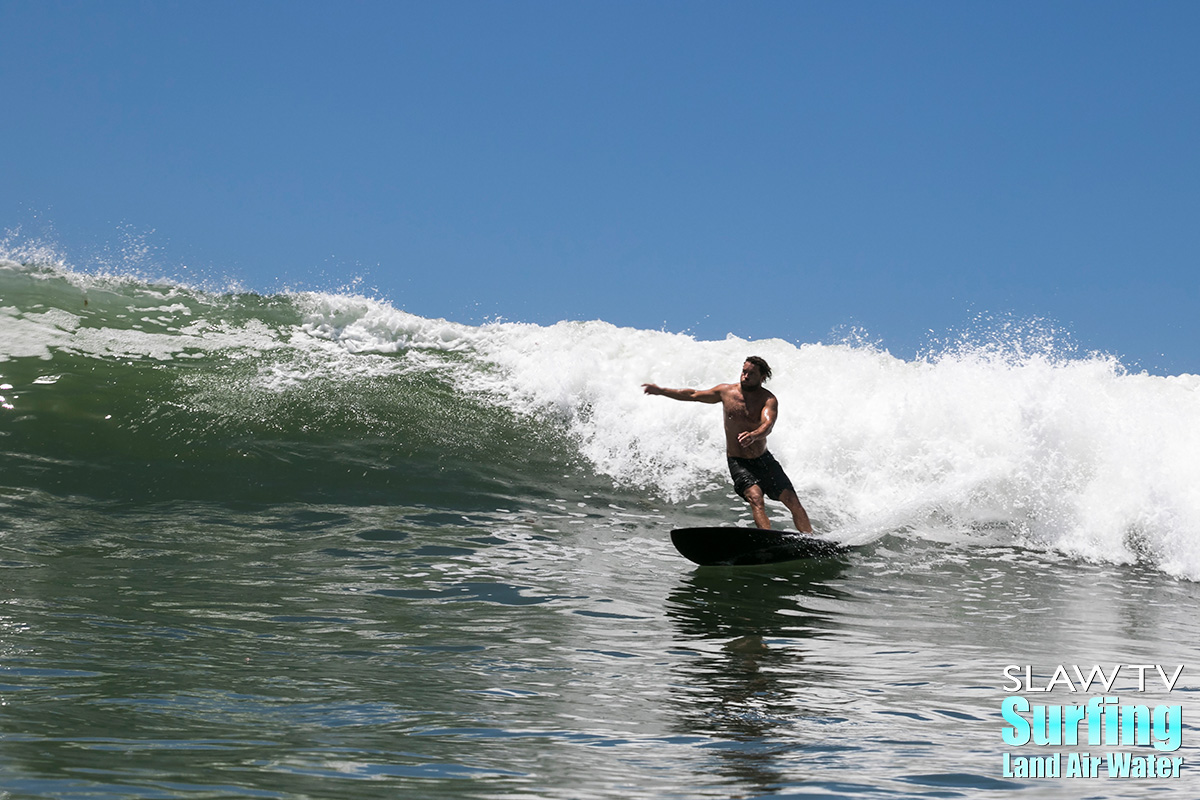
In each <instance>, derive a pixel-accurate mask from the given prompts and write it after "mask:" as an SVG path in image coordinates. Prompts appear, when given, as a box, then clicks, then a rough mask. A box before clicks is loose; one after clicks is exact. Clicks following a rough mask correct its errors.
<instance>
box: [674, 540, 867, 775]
mask: <svg viewBox="0 0 1200 800" xmlns="http://www.w3.org/2000/svg"><path fill="white" fill-rule="evenodd" d="M846 569H847V565H846V564H845V563H843V562H839V561H814V562H808V563H803V564H797V563H793V564H787V565H777V566H774V567H764V568H715V569H698V570H696V571H695V572H693V573H691V574H690V575H688V576H687V577H686V578H684V579H683V581H682V582H681V583H680V585H679V586H678V587H677V588H676V589H675V590H674V591H673V592H671V594H670V595H669V596H668V598H667V602H666V612H667V615H668V617H669V619H670V620H671V622H672V624H673V625H674V626H675V628H676V630H677V631H678V636H677V642H678V646H679V648H680V649H683V650H687V651H689V652H690V653H691V654H692V655H693V656H694V657H693V658H691V659H686V660H681V661H679V662H677V666H676V668H675V672H676V674H675V675H674V676H673V680H672V686H673V687H674V696H673V697H672V702H671V704H670V705H671V708H672V709H674V711H675V713H676V714H677V715H678V722H677V729H678V730H679V731H680V732H681V733H685V734H688V735H705V736H710V737H712V738H713V740H714V744H713V745H711V746H710V747H711V750H712V752H713V753H714V754H715V757H716V759H715V760H716V771H717V773H718V776H716V777H719V778H720V779H723V780H726V781H731V782H735V783H737V784H738V785H739V786H742V787H745V788H747V789H749V790H752V791H755V792H767V791H771V790H772V789H775V788H778V787H780V786H783V785H788V784H792V785H794V783H795V782H796V780H797V777H798V776H797V775H796V774H795V773H796V770H797V768H798V764H795V763H789V762H792V760H793V759H795V758H796V757H797V756H799V755H803V754H804V753H806V752H810V753H811V752H812V751H814V750H816V749H818V748H823V747H824V744H823V741H822V737H821V736H820V732H819V728H820V726H821V724H822V723H825V722H837V721H841V720H839V718H838V717H839V715H838V714H836V713H833V714H831V712H830V709H829V707H828V703H827V702H825V701H824V700H823V699H822V696H821V695H822V691H821V690H822V687H823V686H825V685H826V684H827V682H828V676H829V673H830V671H831V670H836V669H837V668H838V666H839V665H836V664H833V663H830V661H829V660H828V658H827V657H826V656H825V655H824V654H815V653H813V652H812V648H811V643H812V641H813V640H814V639H819V638H822V637H827V636H828V635H830V633H832V632H833V631H835V630H836V629H837V627H838V626H839V624H840V623H839V620H838V618H837V612H836V610H831V609H836V606H837V605H838V604H840V603H844V602H845V601H846V600H847V597H846V595H845V594H844V593H843V592H842V591H841V590H839V589H838V588H837V586H836V579H837V578H838V577H839V576H840V575H841V574H842V573H843V572H844V571H845V570H846Z"/></svg>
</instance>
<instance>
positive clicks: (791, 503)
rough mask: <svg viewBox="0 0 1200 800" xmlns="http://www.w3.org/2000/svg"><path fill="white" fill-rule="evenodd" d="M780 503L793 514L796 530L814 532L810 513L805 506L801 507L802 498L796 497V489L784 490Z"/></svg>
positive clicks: (780, 496)
mask: <svg viewBox="0 0 1200 800" xmlns="http://www.w3.org/2000/svg"><path fill="white" fill-rule="evenodd" d="M754 488H755V489H757V488H758V487H757V486H755V487H754ZM779 501H780V502H781V503H783V504H784V505H785V506H787V507H788V511H791V512H792V522H794V523H796V530H798V531H800V532H801V533H812V532H813V529H812V523H811V522H809V521H808V512H807V511H805V510H804V506H802V505H800V498H799V497H797V496H796V491H795V489H784V490H783V493H782V494H780V495H779Z"/></svg>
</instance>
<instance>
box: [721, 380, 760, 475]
mask: <svg viewBox="0 0 1200 800" xmlns="http://www.w3.org/2000/svg"><path fill="white" fill-rule="evenodd" d="M772 396H773V395H772V394H771V393H770V392H769V391H767V390H766V389H761V388H760V389H758V390H757V391H755V392H752V393H750V396H749V397H747V396H746V395H745V393H743V392H742V388H741V386H739V385H738V384H736V383H727V384H725V385H724V386H722V387H721V406H722V408H723V411H724V414H725V450H726V452H727V453H728V454H729V455H731V456H734V457H736V458H758V457H759V456H761V455H762V454H763V453H765V452H766V451H767V440H766V437H763V438H761V439H759V440H758V441H755V442H753V443H751V444H750V445H748V446H743V445H742V443H741V442H739V441H738V434H739V433H744V432H745V431H752V430H754V429H755V428H757V427H758V426H759V425H761V424H762V414H763V409H764V408H765V407H766V405H767V400H769V399H770V398H771V397H772Z"/></svg>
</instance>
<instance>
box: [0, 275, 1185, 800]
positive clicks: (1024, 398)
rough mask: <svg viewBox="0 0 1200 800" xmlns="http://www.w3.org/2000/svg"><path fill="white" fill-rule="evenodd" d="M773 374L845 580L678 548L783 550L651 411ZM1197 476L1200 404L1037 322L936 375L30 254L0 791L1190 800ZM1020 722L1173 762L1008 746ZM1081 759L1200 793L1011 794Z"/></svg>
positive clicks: (7, 520) (3, 465) (6, 309)
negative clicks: (708, 528)
mask: <svg viewBox="0 0 1200 800" xmlns="http://www.w3.org/2000/svg"><path fill="white" fill-rule="evenodd" d="M751 354H758V355H762V356H764V357H765V358H767V359H768V360H769V361H770V362H771V364H772V366H773V367H774V371H775V373H776V377H775V378H774V380H773V381H772V382H771V384H770V386H771V388H772V389H773V391H774V392H775V393H776V394H777V395H778V396H779V398H780V403H781V413H780V420H779V424H778V426H777V428H776V431H775V433H773V435H772V442H771V446H772V450H773V452H774V453H775V454H776V455H777V456H778V457H779V459H780V461H781V462H782V463H783V464H784V466H785V467H786V468H787V470H788V472H789V474H790V475H791V477H792V479H793V481H794V482H795V483H796V488H797V490H798V492H799V494H800V496H801V498H802V500H803V501H804V503H805V505H806V507H807V508H808V511H809V513H810V515H811V516H812V518H813V521H814V524H815V526H816V528H817V530H818V531H819V532H821V533H822V534H823V535H826V536H829V537H832V538H835V539H837V540H839V541H843V542H846V543H848V544H852V545H855V549H854V550H853V551H852V552H851V553H850V555H848V556H847V557H846V558H844V559H837V560H825V561H812V562H796V563H791V564H783V565H773V566H770V567H757V568H755V567H742V568H697V567H695V566H694V565H692V564H690V563H689V562H687V561H685V560H684V559H682V558H681V557H679V556H678V555H677V554H676V553H675V551H674V550H673V548H672V546H671V544H670V540H669V536H668V532H669V530H670V528H672V527H678V526H687V525H707V524H732V523H740V524H748V522H749V515H748V514H747V513H746V510H745V508H744V506H743V504H742V503H741V501H740V500H738V498H736V497H735V496H734V495H733V494H732V491H731V489H730V487H729V482H728V477H727V475H726V474H725V472H724V469H725V466H724V456H723V437H722V433H721V429H720V424H721V419H720V411H719V409H718V408H716V407H713V406H703V405H698V404H689V403H675V402H671V401H669V400H666V399H664V398H652V397H646V396H644V395H643V394H642V393H641V390H640V384H642V383H643V382H647V381H653V382H656V383H660V384H663V385H668V386H711V385H714V384H716V383H720V382H725V381H729V380H733V379H735V378H736V375H737V370H738V368H739V367H740V364H741V362H742V360H743V359H744V358H745V357H746V356H747V355H751ZM1197 453H1200V378H1198V377H1197V376H1192V375H1183V376H1175V377H1155V376H1150V375H1146V374H1134V373H1130V372H1128V371H1126V370H1125V369H1124V368H1123V367H1122V366H1121V364H1120V363H1118V362H1117V361H1116V360H1114V359H1111V358H1106V357H1102V356H1097V355H1088V354H1082V355H1081V354H1078V353H1073V352H1064V351H1063V348H1061V347H1059V346H1058V345H1057V344H1056V343H1055V342H1054V341H1053V340H1052V338H1048V337H1046V336H1045V335H1043V334H1041V333H1039V332H1038V331H1037V330H1030V329H1005V328H1003V327H1002V326H1001V327H999V328H995V329H992V330H990V331H988V332H986V333H980V334H976V335H970V336H964V337H962V338H961V339H959V340H956V341H954V342H949V343H946V344H945V345H944V346H942V347H940V348H939V349H938V350H937V352H931V353H929V354H926V355H924V356H922V357H921V358H918V359H915V360H903V359H899V358H896V357H893V356H892V355H890V354H889V353H888V352H886V351H885V350H882V349H880V348H879V347H877V346H873V345H871V344H869V343H862V342H860V343H854V342H849V343H840V344H825V345H822V344H796V343H791V342H785V341H779V340H769V341H744V340H740V339H736V338H728V339H726V340H723V341H697V340H695V339H694V338H692V337H690V336H686V335H679V334H671V333H666V332H661V331H647V330H633V329H626V328H618V327H615V326H613V325H610V324H608V323H605V322H602V321H592V322H563V323H559V324H557V325H553V326H536V325H525V324H517V323H493V324H486V325H481V326H467V325H459V324H454V323H450V322H446V321H443V320H437V319H428V318H424V317H421V316H418V315H415V314H412V313H407V312H405V311H401V310H398V309H397V308H395V307H394V306H392V305H390V304H389V303H387V302H384V301H380V300H375V299H370V298H366V297H361V296H357V295H354V294H353V293H349V292H345V293H337V292H325V293H321V292H294V293H286V294H278V295H272V296H263V295H258V294H253V293H241V292H234V291H206V290H201V289H197V288H193V287H189V286H185V285H181V284H178V283H171V282H164V281H149V280H146V279H144V278H139V277H136V276H133V275H128V274H119V273H118V274H108V275H97V274H94V273H85V272H83V271H79V270H76V269H73V268H72V267H71V266H70V265H69V264H66V263H64V262H63V261H62V260H61V259H58V258H56V257H51V256H47V255H44V254H42V255H38V254H32V255H31V254H30V253H28V252H23V253H16V252H7V253H4V254H3V258H0V475H2V478H0V797H3V798H24V797H62V798H76V797H78V798H85V797H86V798H129V797H143V798H201V797H205V798H207V797H214V798H215V797H221V798H226V797H256V798H258V797H268V798H272V797H279V798H284V797H286V798H302V797H314V798H323V797H356V798H360V797H368V798H369V797H380V798H384V797H387V798H394V797H422V798H439V797H447V798H451V797H454V798H457V797H461V798H564V799H568V798H569V799H572V800H575V799H584V798H631V799H633V800H636V799H637V798H753V797H803V798H810V797H839V798H841V797H847V798H900V797H930V798H953V797H1008V796H1014V797H1027V798H1031V800H1032V799H1033V798H1044V797H1063V798H1077V797H1089V798H1127V797H1128V798H1137V797H1168V798H1174V797H1179V798H1185V797H1186V798H1194V797H1195V796H1196V795H1197V792H1198V791H1200V780H1197V776H1198V775H1200V772H1197V770H1200V753H1198V748H1200V733H1198V732H1197V729H1196V719H1197V717H1196V713H1197V709H1198V707H1200V704H1198V702H1197V695H1196V691H1197V687H1200V658H1198V657H1197V655H1198V653H1197V642H1198V641H1200V622H1198V621H1197V619H1198V615H1197V613H1196V612H1197V607H1198V601H1200V583H1198V580H1200V457H1198V456H1197ZM772 513H773V514H774V516H775V518H776V519H777V520H778V522H777V525H778V526H780V527H786V524H787V520H788V515H787V513H786V511H785V510H784V509H783V508H782V506H779V505H775V506H774V507H773V508H772ZM1059 665H1063V667H1064V669H1063V670H1062V671H1061V672H1060V671H1059V670H1058V669H1057V668H1058V667H1059ZM1116 665H1126V666H1124V667H1122V669H1121V671H1120V672H1119V674H1118V677H1117V680H1116V681H1115V682H1114V683H1113V684H1112V685H1111V686H1110V687H1109V689H1107V690H1104V691H1100V689H1099V688H1098V687H1097V686H1095V685H1093V686H1089V687H1087V688H1083V689H1080V688H1078V687H1077V686H1075V685H1073V683H1072V682H1071V681H1070V678H1072V677H1073V676H1074V675H1075V673H1074V672H1073V671H1072V670H1073V667H1076V666H1078V667H1079V668H1080V670H1081V671H1082V672H1083V674H1086V673H1087V672H1088V671H1089V670H1090V669H1092V668H1093V667H1094V666H1099V667H1101V668H1102V669H1103V670H1104V671H1105V673H1106V674H1109V673H1111V672H1112V671H1113V670H1114V668H1115V667H1116ZM1149 665H1160V666H1162V667H1163V670H1164V671H1165V672H1166V673H1167V674H1168V675H1172V674H1174V672H1175V670H1176V669H1177V668H1178V667H1180V666H1182V667H1183V670H1182V672H1181V673H1180V674H1179V677H1178V680H1177V682H1176V683H1174V685H1173V686H1172V687H1171V688H1170V689H1168V687H1167V686H1166V685H1165V684H1164V683H1163V682H1162V681H1161V680H1160V674H1159V673H1158V672H1157V671H1156V670H1155V669H1153V668H1149V669H1134V667H1141V666H1149ZM1010 666H1013V667H1017V668H1019V669H1018V670H1017V671H1016V672H1015V673H1012V672H1010V673H1009V674H1019V675H1021V676H1022V679H1024V678H1023V676H1024V669H1025V668H1026V666H1028V667H1029V674H1030V676H1031V678H1030V681H1029V682H1028V683H1027V684H1025V685H1023V686H1021V687H1020V688H1019V689H1016V688H1014V687H1013V686H1012V685H1011V684H1012V681H1011V680H1010V679H1009V677H1007V676H1006V673H1005V671H1006V668H1009V667H1010ZM1139 675H1143V676H1144V677H1145V684H1144V686H1143V685H1141V684H1140V682H1139ZM1063 676H1065V677H1063ZM1047 684H1051V685H1050V686H1049V687H1047ZM1038 688H1051V689H1053V691H1049V692H1038V691H1036V689H1038ZM1013 695H1021V696H1024V697H1026V698H1027V699H1029V701H1030V703H1032V704H1035V705H1037V704H1042V705H1056V706H1070V705H1078V706H1083V704H1085V703H1086V702H1087V701H1088V700H1089V699H1091V698H1093V697H1100V698H1105V697H1118V698H1119V700H1120V702H1121V703H1122V704H1125V705H1133V704H1141V705H1145V706H1146V707H1147V710H1148V712H1149V710H1153V709H1157V708H1159V707H1160V706H1163V707H1167V708H1168V709H1170V708H1172V707H1175V706H1178V707H1179V709H1180V716H1179V717H1178V718H1177V719H1176V723H1177V724H1176V727H1175V729H1174V731H1173V732H1174V734H1175V735H1176V740H1177V741H1176V747H1174V748H1173V749H1163V748H1156V747H1155V746H1154V743H1155V742H1158V743H1160V744H1163V745H1164V747H1167V746H1169V745H1168V744H1167V739H1168V736H1167V734H1168V733H1171V732H1172V731H1169V730H1167V729H1166V728H1162V729H1157V728H1154V727H1153V726H1151V725H1145V726H1144V729H1136V728H1135V729H1134V735H1133V736H1132V738H1127V739H1119V738H1118V739H1115V740H1111V741H1103V742H1100V743H1096V744H1089V742H1087V741H1083V742H1082V743H1081V744H1079V745H1078V746H1068V745H1062V746H1058V745H1053V744H1052V745H1044V746H1043V745H1039V744H1036V743H1028V744H1022V745H1013V744H1011V743H1008V742H1006V741H1005V740H1004V733H1005V730H1006V728H1009V727H1011V726H1012V723H1013V721H1012V720H1011V719H1006V718H1004V717H1003V716H1002V704H1003V703H1004V701H1005V698H1007V697H1011V696H1013ZM1025 716H1026V717H1028V718H1030V719H1034V717H1033V714H1032V712H1031V713H1030V714H1027V715H1025ZM1035 721H1036V720H1035ZM1034 727H1035V730H1036V725H1035V726H1034ZM1079 730H1080V731H1082V734H1081V735H1082V737H1083V738H1084V739H1086V735H1087V725H1086V724H1085V725H1083V726H1081V727H1080V728H1079ZM1139 731H1140V732H1141V733H1143V734H1145V737H1144V738H1142V739H1139V738H1138V737H1137V735H1136V734H1137V733H1138V732H1139ZM1083 752H1088V753H1089V754H1091V755H1094V756H1101V757H1105V758H1107V754H1108V753H1123V754H1127V755H1132V756H1134V757H1138V758H1145V757H1158V756H1165V757H1176V758H1177V757H1181V758H1182V759H1183V761H1182V768H1181V770H1180V773H1179V774H1178V775H1177V776H1173V777H1172V776H1165V775H1158V774H1155V775H1153V776H1147V777H1134V776H1130V777H1110V776H1109V775H1108V772H1107V769H1105V768H1104V767H1101V769H1100V771H1099V772H1100V774H1098V775H1097V776H1095V777H1067V776H1066V775H1059V776H1058V777H1030V776H1028V775H1024V774H1009V773H1013V769H1011V765H1012V764H1015V763H1017V762H1018V760H1019V759H1021V758H1027V757H1037V758H1041V757H1045V756H1049V755H1051V754H1059V755H1061V756H1062V761H1061V763H1062V765H1063V766H1064V767H1065V765H1066V764H1067V763H1068V761H1067V760H1068V759H1069V757H1070V754H1072V753H1083ZM1006 755H1007V756H1009V757H1010V769H1008V770H1006V769H1005V760H1004V759H1005V756H1006Z"/></svg>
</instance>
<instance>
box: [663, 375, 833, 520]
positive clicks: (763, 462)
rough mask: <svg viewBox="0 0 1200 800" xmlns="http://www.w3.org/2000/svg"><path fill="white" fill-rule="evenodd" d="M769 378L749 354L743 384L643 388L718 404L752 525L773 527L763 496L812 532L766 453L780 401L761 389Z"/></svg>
mask: <svg viewBox="0 0 1200 800" xmlns="http://www.w3.org/2000/svg"><path fill="white" fill-rule="evenodd" d="M770 377H771V367H770V366H768V364H767V362H766V361H764V360H763V359H761V358H759V357H758V356H750V357H749V358H747V359H746V363H745V364H743V365H742V377H741V381H740V382H739V383H722V384H721V385H720V386H714V387H713V388H711V389H702V390H697V389H664V388H662V387H661V386H656V385H655V384H653V383H644V384H642V390H643V391H644V392H645V393H646V394H657V395H662V396H663V397H669V398H671V399H672V400H691V401H694V402H697V403H720V404H721V405H722V406H723V407H724V409H725V453H726V455H727V456H728V457H729V473H730V475H732V476H733V488H734V490H735V491H737V493H738V494H739V495H741V496H742V498H743V499H745V501H746V502H747V503H749V504H750V512H751V513H752V514H753V515H754V524H755V525H757V526H758V527H760V528H770V527H771V520H770V519H768V518H767V509H766V503H765V501H764V499H763V498H764V495H765V496H767V497H770V498H771V499H772V500H779V501H780V502H782V503H783V504H784V505H785V506H787V508H788V510H789V511H791V512H792V521H793V522H795V523H796V530H798V531H800V532H801V533H812V532H813V529H812V524H811V523H810V522H809V521H808V513H807V512H806V511H805V510H804V506H802V505H800V498H799V497H797V496H796V490H795V489H793V488H792V482H791V481H790V480H788V476H787V475H785V474H784V472H783V467H781V466H779V462H778V461H776V460H775V457H774V456H773V455H771V454H770V452H768V451H767V434H769V433H770V432H771V429H772V428H773V427H775V418H776V416H777V415H778V413H779V401H778V400H777V399H776V398H775V395H773V394H771V392H769V391H767V390H766V389H764V388H763V385H762V384H763V381H765V380H766V379H767V378H770Z"/></svg>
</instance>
